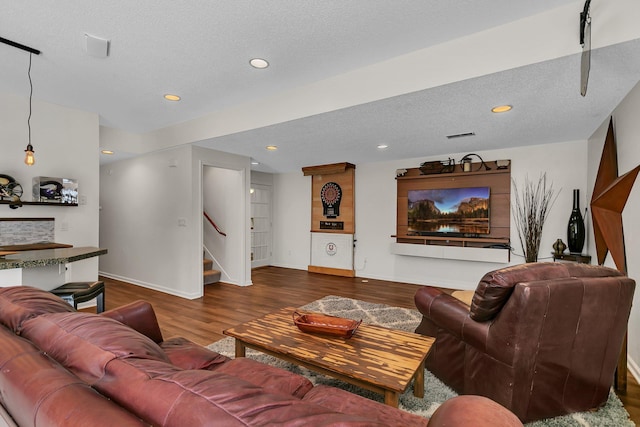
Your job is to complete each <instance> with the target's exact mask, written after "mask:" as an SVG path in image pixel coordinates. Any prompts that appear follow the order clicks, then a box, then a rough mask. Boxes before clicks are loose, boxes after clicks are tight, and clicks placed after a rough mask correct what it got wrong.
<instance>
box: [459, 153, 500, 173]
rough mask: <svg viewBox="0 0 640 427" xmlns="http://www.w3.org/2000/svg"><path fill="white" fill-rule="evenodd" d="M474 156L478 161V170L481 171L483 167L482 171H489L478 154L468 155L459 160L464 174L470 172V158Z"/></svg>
mask: <svg viewBox="0 0 640 427" xmlns="http://www.w3.org/2000/svg"><path fill="white" fill-rule="evenodd" d="M474 156H475V157H477V158H478V159H479V160H480V167H479V168H478V170H480V169H482V167H483V166H484V170H487V171H488V170H491V168H490V167H489V166H487V164H486V163H485V162H484V160H482V157H480V156H479V155H478V154H475V153H469V154H467V155H466V156H464V157H463V158H462V159H460V164H461V165H462V170H463V171H464V172H471V158H472V157H474ZM507 166H508V165H507Z"/></svg>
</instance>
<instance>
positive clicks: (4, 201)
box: [0, 200, 78, 206]
mask: <svg viewBox="0 0 640 427" xmlns="http://www.w3.org/2000/svg"><path fill="white" fill-rule="evenodd" d="M21 203H22V205H23V206H29V205H32V206H33V205H35V206H78V204H77V203H49V202H21ZM9 204H11V201H10V200H0V205H9Z"/></svg>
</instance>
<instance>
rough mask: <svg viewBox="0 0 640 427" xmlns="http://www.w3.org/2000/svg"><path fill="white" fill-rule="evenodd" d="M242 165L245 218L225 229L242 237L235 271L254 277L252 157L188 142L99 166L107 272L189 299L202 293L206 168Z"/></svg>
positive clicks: (244, 278)
mask: <svg viewBox="0 0 640 427" xmlns="http://www.w3.org/2000/svg"><path fill="white" fill-rule="evenodd" d="M203 165H210V166H215V167H220V168H226V169H234V170H238V171H240V172H239V173H240V175H241V177H240V178H239V180H238V181H239V186H240V188H238V193H239V194H243V195H244V196H243V198H244V199H245V200H244V202H243V203H242V206H240V207H237V208H236V211H237V212H236V215H237V218H238V220H237V221H235V222H234V225H229V227H230V228H229V229H227V230H225V231H226V232H227V234H228V235H230V236H233V237H232V238H236V239H238V244H237V245H238V246H237V248H238V249H237V250H236V252H237V256H236V259H233V260H230V262H232V263H233V264H230V267H229V268H230V270H231V271H234V272H236V273H234V274H237V277H235V280H236V281H237V283H238V284H241V285H246V284H249V283H250V280H251V279H250V277H251V271H250V265H249V261H248V259H249V247H248V246H249V245H248V239H249V236H248V232H247V230H248V229H249V217H248V213H247V212H246V206H248V196H249V188H248V186H249V179H248V175H249V173H248V170H249V159H248V158H245V157H241V156H236V155H233V154H227V153H220V152H217V151H214V150H207V149H204V148H200V147H192V146H190V145H183V146H179V147H177V148H172V149H167V150H161V151H157V152H153V153H148V154H144V155H142V156H139V157H136V158H133V159H128V160H123V161H120V162H114V163H110V164H108V165H105V166H103V167H102V168H100V177H101V181H100V201H101V212H100V245H101V246H102V247H106V248H108V249H109V254H107V255H105V256H103V258H102V259H101V260H100V272H101V273H102V274H104V275H105V276H108V277H113V278H116V279H121V280H125V281H127V282H131V283H135V284H138V285H141V286H145V287H149V288H152V289H157V290H160V291H163V292H167V293H170V294H174V295H178V296H182V297H185V298H198V297H200V296H202V243H203V242H202V230H203V221H202V217H203V215H202V210H203V204H202V203H203V202H202V194H203V185H202V179H203V177H202V169H203Z"/></svg>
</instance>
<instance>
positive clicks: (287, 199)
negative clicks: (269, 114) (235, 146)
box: [274, 141, 587, 289]
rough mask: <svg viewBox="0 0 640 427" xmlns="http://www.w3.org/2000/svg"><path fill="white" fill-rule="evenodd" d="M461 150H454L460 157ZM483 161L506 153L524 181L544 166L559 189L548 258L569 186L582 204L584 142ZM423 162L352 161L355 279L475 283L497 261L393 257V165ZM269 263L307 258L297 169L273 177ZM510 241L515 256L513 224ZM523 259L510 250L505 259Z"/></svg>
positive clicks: (546, 239) (297, 263) (307, 208)
mask: <svg viewBox="0 0 640 427" xmlns="http://www.w3.org/2000/svg"><path fill="white" fill-rule="evenodd" d="M465 154H466V153H453V154H451V157H453V158H455V159H460V158H462V157H463V156H464V155H465ZM478 154H480V155H481V156H482V158H483V159H485V160H487V161H488V160H497V159H511V161H512V164H511V167H512V172H511V176H512V178H514V179H515V180H516V181H517V182H518V183H523V182H524V178H525V176H528V177H529V178H530V179H533V180H537V179H538V177H539V176H540V173H541V172H543V171H546V174H547V180H548V182H551V183H553V186H554V188H556V190H558V191H559V195H558V198H557V200H556V202H555V204H554V205H553V207H552V208H551V210H550V212H549V216H548V219H547V223H546V224H545V228H544V232H543V239H542V244H541V249H540V255H539V256H540V259H541V260H542V259H544V258H549V257H550V256H551V254H550V253H551V251H552V247H551V246H552V244H553V242H555V240H556V239H557V238H562V239H563V240H564V241H565V242H566V240H567V238H566V236H567V222H568V220H569V215H570V213H571V208H572V190H573V189H574V188H578V189H580V190H581V192H580V193H581V203H580V204H581V207H584V206H586V205H585V203H586V197H585V193H586V177H587V169H586V164H587V142H586V141H575V142H566V143H560V144H551V145H540V146H532V147H524V148H512V149H506V150H494V151H486V152H478ZM426 160H437V158H427V157H425V158H422V159H407V160H400V161H390V162H380V163H369V164H359V165H356V179H355V183H356V198H355V201H356V208H355V212H356V239H357V242H356V252H355V269H356V275H357V276H358V277H367V278H375V279H382V280H392V281H399V282H407V283H416V284H424V285H436V286H444V287H452V288H458V289H475V286H476V285H477V283H478V280H479V279H480V278H481V277H482V275H484V274H485V273H486V272H487V271H490V270H493V269H496V268H500V267H503V266H504V264H493V263H484V262H472V261H453V260H441V259H432V258H419V257H409V256H401V255H393V254H391V252H390V251H389V244H390V243H391V242H393V241H394V239H393V238H392V237H391V235H394V234H395V232H396V180H395V171H396V169H401V168H411V167H418V166H419V165H420V163H422V162H424V161H426ZM274 182H275V192H274V199H275V203H274V246H275V251H274V264H275V265H278V266H282V267H291V268H298V269H306V268H307V266H308V263H309V259H310V243H309V242H310V237H309V236H310V232H309V230H310V221H311V181H310V179H309V178H308V177H304V176H303V175H302V172H297V173H291V174H281V175H276V176H275V177H274ZM511 242H512V246H513V247H514V248H515V252H516V253H518V254H522V249H521V248H520V246H519V243H518V237H517V233H516V231H515V228H514V227H513V225H512V228H511ZM522 262H523V258H522V257H519V256H516V255H513V254H512V256H511V263H512V264H519V263H522Z"/></svg>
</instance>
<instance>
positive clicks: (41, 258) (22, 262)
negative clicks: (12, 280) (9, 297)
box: [0, 246, 107, 270]
mask: <svg viewBox="0 0 640 427" xmlns="http://www.w3.org/2000/svg"><path fill="white" fill-rule="evenodd" d="M106 253H107V250H106V249H101V248H96V247H92V246H86V247H78V248H73V247H65V248H57V249H40V250H28V251H20V252H16V253H15V254H12V255H5V256H4V257H3V258H0V270H7V269H12V268H35V267H47V266H52V265H58V264H67V263H70V262H74V261H80V260H83V259H87V258H91V257H95V256H99V255H104V254H106Z"/></svg>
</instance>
